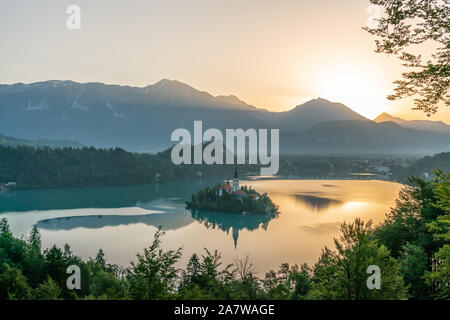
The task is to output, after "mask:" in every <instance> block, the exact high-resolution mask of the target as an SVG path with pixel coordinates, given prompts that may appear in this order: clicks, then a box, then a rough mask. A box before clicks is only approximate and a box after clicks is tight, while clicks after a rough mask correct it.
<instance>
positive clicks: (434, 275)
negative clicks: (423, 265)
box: [425, 244, 450, 300]
mask: <svg viewBox="0 0 450 320" xmlns="http://www.w3.org/2000/svg"><path fill="white" fill-rule="evenodd" d="M435 259H436V261H437V263H436V265H435V267H434V268H433V270H432V271H427V272H426V274H425V277H426V279H427V282H428V283H429V284H430V285H431V286H433V287H434V296H435V297H436V298H438V299H444V300H448V299H450V245H447V244H446V245H444V246H443V247H442V248H441V249H439V251H438V252H437V253H436V255H435Z"/></svg>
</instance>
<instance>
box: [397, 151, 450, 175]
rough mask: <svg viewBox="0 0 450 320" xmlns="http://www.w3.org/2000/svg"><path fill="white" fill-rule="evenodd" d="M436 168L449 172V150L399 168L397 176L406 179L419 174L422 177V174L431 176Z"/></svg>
mask: <svg viewBox="0 0 450 320" xmlns="http://www.w3.org/2000/svg"><path fill="white" fill-rule="evenodd" d="M436 170H442V171H443V172H450V152H443V153H438V154H435V155H433V156H426V157H423V158H420V159H418V160H416V161H415V162H413V163H412V164H411V165H409V166H408V167H406V168H403V169H402V170H400V171H399V172H398V178H399V179H400V180H404V181H406V179H408V178H409V177H410V176H421V177H422V178H423V175H424V174H426V175H428V176H429V177H432V176H433V173H434V172H435V171H436Z"/></svg>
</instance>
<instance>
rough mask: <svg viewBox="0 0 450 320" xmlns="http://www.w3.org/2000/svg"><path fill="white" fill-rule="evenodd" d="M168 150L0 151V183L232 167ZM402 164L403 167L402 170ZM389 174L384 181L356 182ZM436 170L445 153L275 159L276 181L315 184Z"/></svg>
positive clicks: (141, 177)
mask: <svg viewBox="0 0 450 320" xmlns="http://www.w3.org/2000/svg"><path fill="white" fill-rule="evenodd" d="M170 153H171V149H167V150H165V151H163V152H160V153H157V154H145V153H132V152H128V151H125V150H123V149H120V148H114V149H112V148H111V149H96V148H93V147H90V148H87V147H85V148H71V147H66V148H49V147H31V146H16V147H13V146H1V145H0V183H2V182H8V181H14V182H17V186H16V187H17V188H18V189H31V188H56V187H59V188H61V187H62V188H65V187H94V186H115V185H137V184H148V183H154V182H162V181H169V180H177V179H187V178H199V177H221V178H226V177H230V174H231V173H232V172H233V171H234V168H235V165H183V164H181V165H174V164H173V163H172V161H171V159H170ZM405 164H406V165H405ZM375 165H382V166H387V167H389V168H390V170H391V173H392V175H389V176H379V175H378V176H355V175H352V174H353V173H355V172H356V173H369V172H373V170H372V169H373V166H375ZM436 168H441V169H442V170H444V171H445V172H447V171H449V170H450V152H447V153H441V154H437V155H434V156H428V157H425V158H421V159H418V160H408V159H407V160H398V159H392V158H389V157H382V156H379V157H372V158H369V159H367V158H364V157H355V156H352V157H336V156H333V157H329V156H302V157H300V156H280V169H279V173H278V175H279V176H283V177H301V178H312V179H316V178H320V179H339V178H341V179H343V178H345V179H348V178H349V177H351V178H352V179H368V178H378V179H380V178H381V179H394V180H398V181H401V182H405V181H406V180H407V178H408V177H409V176H411V175H421V174H423V173H424V172H427V173H429V174H430V177H431V176H432V173H433V171H434V170H435V169H436ZM237 169H238V172H239V174H240V176H246V175H259V174H260V165H237Z"/></svg>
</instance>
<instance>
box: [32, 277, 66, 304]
mask: <svg viewBox="0 0 450 320" xmlns="http://www.w3.org/2000/svg"><path fill="white" fill-rule="evenodd" d="M60 295H61V289H60V288H59V286H58V284H57V283H56V282H55V281H53V279H52V278H51V277H50V276H49V277H48V278H47V280H46V281H45V282H44V283H41V284H40V285H39V286H38V287H37V289H36V292H35V297H36V299H38V300H61V299H60Z"/></svg>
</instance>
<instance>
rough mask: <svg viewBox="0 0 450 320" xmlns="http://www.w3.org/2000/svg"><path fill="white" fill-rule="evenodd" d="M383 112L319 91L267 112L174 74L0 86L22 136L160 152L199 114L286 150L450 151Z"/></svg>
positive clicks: (0, 126) (14, 130) (4, 121)
mask: <svg viewBox="0 0 450 320" xmlns="http://www.w3.org/2000/svg"><path fill="white" fill-rule="evenodd" d="M384 119H388V118H386V117H381V118H380V119H378V120H379V121H371V120H368V119H366V118H364V117H363V116H361V115H359V114H358V113H356V112H354V111H353V110H351V109H349V108H348V107H346V106H345V105H343V104H340V103H334V102H330V101H328V100H325V99H321V98H318V99H314V100H311V101H308V102H306V103H304V104H302V105H299V106H297V107H295V108H293V109H292V110H290V111H287V112H269V111H267V110H264V109H259V108H256V107H254V106H251V105H248V104H247V103H245V102H244V101H241V100H240V99H239V98H237V97H235V96H217V97H214V96H212V95H211V94H209V93H207V92H203V91H199V90H197V89H194V88H192V87H191V86H189V85H187V84H184V83H182V82H179V81H175V80H161V81H159V82H157V83H155V84H153V85H149V86H147V87H144V88H137V87H130V86H118V85H105V84H102V83H86V84H81V83H76V82H73V81H45V82H38V83H32V84H20V83H19V84H14V85H0V133H1V134H3V135H8V136H13V137H16V138H21V139H34V140H36V139H53V140H70V141H78V142H80V143H82V144H84V145H87V146H90V145H93V146H96V147H122V148H124V149H127V150H130V151H139V152H157V151H161V150H163V149H165V148H167V147H169V146H170V145H172V144H173V143H174V142H171V141H170V135H171V133H172V131H173V130H174V129H176V128H186V129H188V130H190V131H192V129H193V122H194V120H202V121H203V128H204V130H205V129H207V128H218V129H221V130H225V129H226V128H230V129H231V128H243V129H247V128H255V129H260V128H279V129H280V151H281V153H290V154H307V153H328V154H329V153H346V154H348V153H433V152H441V151H448V150H450V139H449V138H450V132H447V131H445V130H442V131H439V130H431V131H430V130H417V129H421V128H420V127H413V126H412V125H409V124H408V125H405V124H404V123H401V124H399V123H398V120H397V121H393V120H387V121H388V122H385V121H381V120H384ZM378 122H380V123H378ZM444 125H445V124H444Z"/></svg>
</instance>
